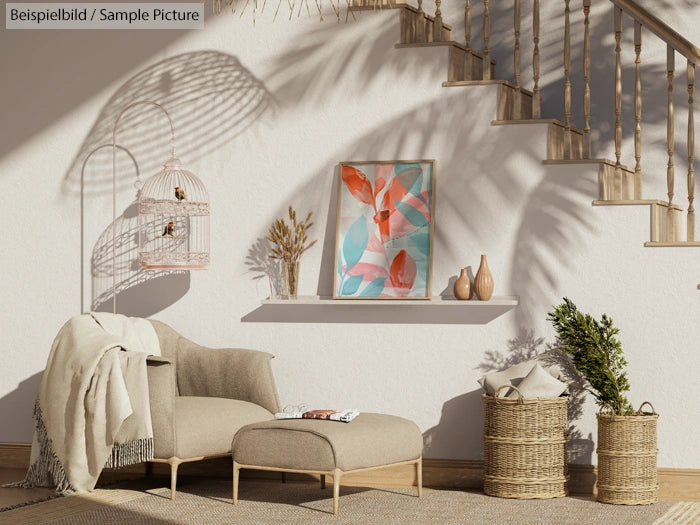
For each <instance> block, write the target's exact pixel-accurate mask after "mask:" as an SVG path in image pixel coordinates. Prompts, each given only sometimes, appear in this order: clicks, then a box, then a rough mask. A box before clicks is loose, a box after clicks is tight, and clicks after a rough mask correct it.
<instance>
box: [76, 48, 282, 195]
mask: <svg viewBox="0 0 700 525" xmlns="http://www.w3.org/2000/svg"><path fill="white" fill-rule="evenodd" d="M139 100H152V101H154V102H157V103H159V104H160V105H162V106H163V107H164V108H165V109H166V110H167V111H168V113H169V114H170V116H171V118H172V120H173V123H174V125H175V143H176V146H177V153H178V156H179V157H180V158H181V159H182V160H183V161H184V162H186V163H187V164H188V165H190V166H191V165H192V164H193V163H195V162H196V161H197V160H198V159H201V158H203V157H206V156H207V155H209V154H210V153H212V152H213V151H215V150H216V149H218V148H220V147H221V146H223V145H225V144H227V143H229V142H230V141H231V140H232V139H234V138H235V137H236V136H238V135H240V134H241V133H243V132H244V131H245V130H246V129H248V128H249V127H250V125H251V124H253V122H255V121H256V120H257V119H258V118H259V117H260V116H261V115H262V113H263V112H265V111H266V110H267V109H268V108H270V107H271V106H272V97H271V96H270V93H269V92H268V91H267V89H266V88H265V85H264V84H263V83H262V82H261V81H260V80H258V79H257V78H256V77H255V76H254V75H253V74H252V73H251V72H250V71H248V70H247V69H246V68H245V67H243V66H242V65H241V63H240V61H239V60H238V58H236V57H235V56H232V55H228V54H226V53H221V52H218V51H208V50H207V51H194V52H191V53H183V54H180V55H176V56H174V57H170V58H167V59H165V60H162V61H160V62H158V63H156V64H154V65H153V66H150V67H148V68H146V69H144V70H143V71H140V72H139V73H137V74H135V75H134V76H133V77H131V78H130V79H129V80H127V81H126V82H125V83H124V84H123V85H122V86H121V87H120V88H119V89H117V91H116V92H115V93H114V95H112V97H110V99H109V100H108V101H107V103H106V104H105V105H104V107H103V108H102V110H101V111H100V113H99V115H98V116H97V119H95V122H94V124H93V125H92V128H91V129H90V131H89V132H88V134H87V136H86V137H85V139H84V140H83V143H82V144H81V146H80V148H79V149H78V152H77V153H76V155H75V158H74V160H73V162H72V164H71V166H70V167H69V168H68V171H67V172H66V174H65V176H64V179H63V191H65V192H76V193H77V192H79V191H80V175H81V167H82V165H83V163H84V161H85V159H86V158H87V157H88V156H89V155H90V153H91V152H92V151H93V150H94V149H95V148H97V147H99V146H100V145H102V144H111V142H112V131H113V129H114V123H115V122H116V120H117V118H118V116H119V114H120V113H121V111H122V110H123V109H124V108H125V107H127V106H128V105H129V104H132V103H134V102H136V101H139ZM167 124H168V123H167V121H165V118H164V117H162V116H160V115H158V114H157V113H155V112H154V111H153V109H152V108H150V107H137V108H134V109H133V110H132V111H129V112H127V113H126V114H125V115H124V116H123V118H122V120H121V121H120V122H119V127H118V130H117V143H119V144H121V145H122V146H124V147H126V148H128V149H129V151H130V152H131V154H132V155H133V157H134V158H135V159H136V161H137V162H138V163H139V171H140V172H141V173H143V174H144V175H145V176H146V177H148V176H150V175H152V174H154V173H156V172H157V171H159V170H160V169H161V168H162V165H163V162H164V161H165V160H167V158H168V155H169V153H170V147H169V144H170V128H169V127H168V125H167ZM133 173H134V171H133V164H132V161H131V159H129V158H126V157H119V158H118V163H117V177H118V178H117V189H118V190H122V189H125V188H129V187H131V184H132V183H133V182H134V176H133ZM85 192H86V194H87V195H90V194H110V193H111V192H112V158H111V155H110V156H109V158H108V159H107V158H106V157H104V158H103V162H101V163H97V162H91V168H90V171H89V172H87V173H86V174H85Z"/></svg>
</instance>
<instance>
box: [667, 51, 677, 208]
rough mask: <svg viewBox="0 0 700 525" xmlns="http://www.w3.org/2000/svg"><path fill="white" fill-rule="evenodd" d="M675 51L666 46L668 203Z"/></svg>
mask: <svg viewBox="0 0 700 525" xmlns="http://www.w3.org/2000/svg"><path fill="white" fill-rule="evenodd" d="M675 58H676V57H675V52H674V50H673V48H672V47H671V46H670V45H667V46H666V71H667V73H668V119H667V126H666V142H667V145H668V168H667V170H666V185H667V187H668V203H669V209H670V204H671V203H672V202H673V186H674V170H673V140H674V133H673V73H674V71H675V69H676V66H675Z"/></svg>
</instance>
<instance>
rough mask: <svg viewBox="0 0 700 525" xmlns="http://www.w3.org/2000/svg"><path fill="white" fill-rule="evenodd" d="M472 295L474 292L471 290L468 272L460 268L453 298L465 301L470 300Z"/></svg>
mask: <svg viewBox="0 0 700 525" xmlns="http://www.w3.org/2000/svg"><path fill="white" fill-rule="evenodd" d="M473 293H474V290H473V289H472V281H471V279H469V271H468V270H467V269H466V268H462V270H461V271H460V272H459V277H458V278H457V280H456V281H455V284H454V294H455V297H456V298H457V299H460V300H462V301H466V300H468V299H471V298H472V294H473Z"/></svg>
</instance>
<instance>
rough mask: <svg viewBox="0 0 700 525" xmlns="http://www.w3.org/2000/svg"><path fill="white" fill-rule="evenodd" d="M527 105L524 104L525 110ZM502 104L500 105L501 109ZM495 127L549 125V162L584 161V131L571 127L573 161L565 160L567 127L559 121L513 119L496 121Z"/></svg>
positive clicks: (506, 106)
mask: <svg viewBox="0 0 700 525" xmlns="http://www.w3.org/2000/svg"><path fill="white" fill-rule="evenodd" d="M526 105H527V104H523V108H525V106H526ZM501 106H502V104H499V109H501ZM502 109H503V110H504V111H507V110H508V109H509V106H508V105H503V108H502ZM491 124H492V125H494V126H507V125H522V124H548V125H549V127H548V134H547V161H569V160H571V161H581V160H584V159H583V131H581V130H580V129H578V128H575V127H574V126H571V128H570V129H571V157H572V158H571V159H564V149H565V148H564V140H565V136H566V126H565V125H564V123H563V122H561V121H559V120H557V119H513V120H508V119H506V120H494V121H493V122H491Z"/></svg>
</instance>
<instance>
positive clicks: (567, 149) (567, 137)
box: [564, 0, 572, 159]
mask: <svg viewBox="0 0 700 525" xmlns="http://www.w3.org/2000/svg"><path fill="white" fill-rule="evenodd" d="M570 1H571V0H564V4H565V8H564V158H565V159H571V158H572V153H571V24H570V22H569V19H570V13H571V10H570V9H569V2H570Z"/></svg>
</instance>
